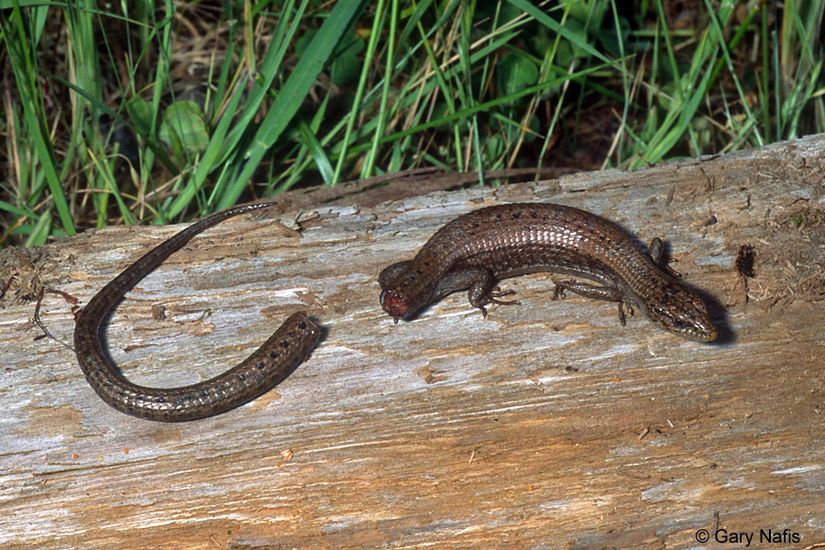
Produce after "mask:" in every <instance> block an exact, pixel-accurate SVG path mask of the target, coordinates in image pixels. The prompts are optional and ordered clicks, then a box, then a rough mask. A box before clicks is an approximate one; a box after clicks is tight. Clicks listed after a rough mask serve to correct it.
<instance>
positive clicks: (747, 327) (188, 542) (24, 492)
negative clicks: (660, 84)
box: [0, 135, 825, 548]
mask: <svg viewBox="0 0 825 550" xmlns="http://www.w3.org/2000/svg"><path fill="white" fill-rule="evenodd" d="M823 151H825V135H819V136H813V137H810V138H805V139H801V140H798V141H794V142H789V143H783V144H777V145H771V146H769V147H765V148H762V149H759V150H753V151H746V152H742V153H737V154H734V155H729V156H724V157H713V158H705V159H701V160H690V161H685V162H678V163H673V164H667V165H663V166H660V167H655V168H650V169H646V170H641V171H637V172H632V173H627V172H621V171H610V170H609V171H603V172H596V173H585V174H575V175H570V176H565V177H562V178H560V179H556V180H549V181H542V182H531V183H522V184H513V185H507V186H502V187H498V188H489V187H488V188H479V187H474V188H470V189H464V190H459V191H452V192H443V191H442V192H433V193H430V194H427V195H424V196H415V197H410V198H405V199H401V200H393V201H389V202H383V203H378V201H376V200H375V197H373V198H372V199H371V204H373V206H369V207H366V206H360V205H359V204H358V202H357V200H358V195H357V194H343V196H342V197H339V198H338V199H334V200H327V201H326V202H325V203H324V204H323V205H322V206H315V207H310V206H304V207H302V208H301V209H300V210H299V209H298V208H296V207H289V206H288V207H287V209H286V210H285V211H283V212H282V213H280V214H278V217H277V219H278V220H279V222H275V221H274V220H272V219H268V220H261V219H250V218H245V217H242V218H240V219H236V220H231V221H228V222H226V223H224V224H222V225H220V226H218V227H217V228H215V229H212V230H210V231H209V232H208V233H206V234H205V235H204V236H203V237H199V238H197V239H196V240H195V241H193V242H192V243H191V244H190V245H189V246H188V247H187V248H186V249H184V250H182V251H180V252H178V253H176V254H175V255H174V256H173V257H172V258H170V260H169V261H168V262H167V263H166V264H164V266H162V267H161V268H160V269H159V270H157V271H156V272H155V273H153V274H152V275H150V276H149V277H148V278H147V279H146V280H145V281H144V282H143V283H142V284H140V285H139V286H138V288H136V289H135V290H134V291H132V292H131V293H130V294H129V295H128V296H127V299H126V300H125V301H124V302H123V303H122V304H121V305H120V307H119V308H118V310H117V312H116V313H115V315H114V316H113V318H112V319H111V321H110V324H109V327H108V331H107V336H108V345H109V349H110V351H111V355H112V357H113V358H114V360H115V361H116V362H117V363H118V364H119V365H120V366H121V367H122V369H123V371H124V373H125V374H126V375H127V376H128V377H129V378H130V379H132V380H134V381H136V382H139V383H142V384H147V385H156V386H171V385H180V384H186V383H191V382H194V381H198V380H202V379H205V378H207V377H210V376H212V375H214V374H216V373H217V372H220V371H222V370H224V369H226V368H227V367H228V366H230V365H232V364H234V363H235V362H237V361H239V360H241V359H242V358H243V357H244V356H245V355H246V354H248V353H249V352H250V351H251V350H253V349H254V348H255V347H256V346H257V345H258V344H260V343H261V342H262V341H263V340H264V339H265V338H266V337H267V336H268V335H269V334H270V333H271V332H272V331H274V329H275V328H276V327H277V325H278V324H280V322H281V321H282V320H283V319H284V318H285V317H286V316H287V315H288V314H289V313H291V312H293V311H296V310H298V309H304V310H307V311H308V312H309V313H310V314H311V315H313V316H315V317H316V318H317V319H319V320H320V321H321V323H322V324H323V326H324V327H325V330H326V334H325V337H324V340H323V341H322V343H321V344H320V345H319V347H318V348H317V349H316V350H315V352H314V353H313V355H312V357H311V358H310V359H309V360H308V361H307V362H306V363H304V364H303V365H302V366H300V367H299V368H298V369H297V370H296V371H295V372H294V373H293V374H292V375H291V376H290V378H288V379H287V380H286V381H285V382H284V383H282V384H281V385H280V386H279V387H278V388H276V390H274V391H272V392H270V393H269V394H267V395H265V396H263V397H262V398H260V399H258V400H257V401H255V402H253V403H251V404H249V405H246V406H244V407H242V408H240V409H237V410H235V411H232V412H230V413H227V414H224V415H221V416H218V417H214V418H211V419H207V420H203V421H197V422H192V423H185V424H179V425H166V424H158V423H152V422H148V421H142V420H138V419H135V418H131V417H129V416H125V415H123V414H120V413H118V412H116V411H114V410H112V409H110V408H109V407H107V406H106V405H105V404H104V403H103V402H102V401H101V400H100V399H98V397H97V396H96V395H95V393H94V392H93V391H92V389H91V388H90V387H89V386H88V385H87V384H86V382H85V380H84V378H83V375H82V373H81V371H80V369H79V367H78V366H77V362H76V359H75V356H74V354H73V352H72V351H71V350H70V349H67V347H65V346H64V345H61V343H59V342H58V341H56V340H53V339H49V338H39V335H41V332H40V330H39V329H38V328H37V327H36V326H35V325H34V324H33V323H32V322H31V321H30V320H31V319H32V317H33V314H34V307H35V306H34V302H33V301H31V300H30V299H27V296H29V298H30V295H33V294H35V293H36V291H37V289H38V288H40V286H45V287H47V288H49V289H54V290H59V291H62V292H65V293H68V294H69V295H72V296H75V297H77V298H78V299H79V300H80V302H81V304H82V303H85V302H86V301H88V300H89V298H90V297H91V296H92V295H93V294H94V293H95V292H96V291H97V290H98V289H99V288H100V287H101V286H102V285H103V284H105V283H106V282H107V281H108V280H109V279H111V278H112V277H114V276H115V275H116V274H117V273H118V272H120V271H121V270H122V269H124V268H125V267H126V266H127V265H128V264H130V263H131V262H132V261H134V260H135V259H136V258H137V257H138V256H139V255H140V254H142V253H143V252H145V251H146V250H147V249H148V248H149V247H150V246H153V245H155V244H157V243H159V242H161V240H163V239H165V238H167V237H169V236H170V235H171V234H173V233H174V232H175V231H177V230H179V229H180V227H130V228H125V227H115V228H110V229H106V230H102V231H97V232H87V233H84V234H82V235H79V236H77V237H73V238H69V239H64V240H61V241H60V242H56V243H54V244H51V245H49V246H47V247H44V248H43V249H40V250H36V251H20V250H14V249H10V250H6V251H3V253H2V257H0V282H6V281H7V280H8V279H9V276H10V274H11V273H16V276H15V278H14V279H13V280H12V281H11V283H10V285H9V287H8V290H7V292H6V293H5V296H4V297H3V299H2V302H0V305H2V306H3V309H0V326H2V330H0V349H2V356H3V384H2V386H1V387H0V411H2V412H0V415H2V416H0V421H2V426H3V428H2V429H3V436H2V437H1V438H0V442H1V443H0V480H1V481H2V482H1V483H0V544H4V545H8V546H21V547H22V546H27V547H28V546H31V545H40V546H44V547H54V548H65V547H70V546H79V545H81V544H83V545H84V547H88V548H112V547H142V548H145V547H156V548H181V547H191V548H215V547H218V548H223V547H233V548H235V547H277V548H281V547H284V548H287V547H290V548H291V547H301V548H308V547H311V548H324V547H326V548H331V547H340V548H356V547H376V546H391V547H416V546H435V547H439V548H443V547H456V548H457V547H482V548H492V547H507V548H535V547H546V548H560V547H569V548H597V547H622V548H662V547H667V548H697V547H703V546H704V545H703V544H701V542H702V541H701V540H699V541H698V542H697V540H698V539H697V537H698V538H701V537H702V533H703V532H702V531H700V530H701V529H705V530H707V533H708V535H709V536H710V537H711V539H710V542H709V544H708V547H714V548H717V547H719V548H721V547H723V546H724V547H727V546H726V545H723V544H722V543H723V542H724V541H722V540H721V539H722V538H724V537H726V536H727V537H728V538H727V542H728V543H730V542H731V541H732V540H734V539H731V538H730V537H731V536H740V537H744V536H745V534H751V535H752V537H753V539H752V544H751V547H752V548H753V547H757V548H767V547H771V548H774V547H788V546H794V547H805V546H810V545H813V544H815V543H821V542H823V541H825V520H823V518H825V498H823V489H825V444H824V443H823V442H825V417H823V414H822V410H823V407H825V371H824V370H823V358H824V357H825V337H824V336H823V334H822V331H823V327H825V315H824V314H823V307H822V305H823V304H822V302H823V300H825V272H824V271H823V251H824V250H825V223H823V222H825V214H823V212H825V209H823V175H822V174H823V173H825V170H823V164H824V163H823ZM408 183H409V182H406V183H405V182H400V183H399V184H396V185H406V184H408ZM388 188H389V189H393V185H392V184H391V185H389V186H388ZM393 192H394V191H389V193H390V195H388V196H391V195H392V193H393ZM403 194H406V193H403ZM517 201H544V202H559V203H563V204H569V205H573V206H578V207H583V208H586V209H588V210H591V211H593V212H596V213H599V214H602V215H604V216H606V217H608V218H610V219H613V220H615V221H617V222H619V223H621V224H623V225H624V226H625V227H627V228H628V229H629V230H631V231H632V232H633V233H634V234H635V235H636V236H637V237H638V238H639V239H640V240H642V241H645V242H646V241H648V240H649V239H650V238H652V237H655V236H661V237H664V238H665V239H666V240H667V241H668V243H669V248H670V255H671V256H672V258H673V259H674V260H676V262H675V263H674V264H673V266H674V268H675V269H677V270H678V271H680V272H681V273H682V274H683V276H684V277H685V279H686V280H687V281H688V282H690V283H691V284H693V285H695V286H697V287H699V288H702V289H705V290H706V291H707V292H708V293H709V294H710V295H711V296H713V298H714V303H713V309H714V311H715V314H716V315H717V316H718V317H719V324H720V327H721V328H722V329H723V332H724V338H723V340H722V341H721V342H719V343H717V344H714V345H707V344H701V343H697V342H690V341H687V340H683V339H680V338H678V337H675V336H673V335H671V334H668V333H666V332H663V331H661V330H659V329H657V328H656V327H654V326H653V325H652V324H651V323H650V322H648V321H647V320H645V319H643V318H640V317H638V316H637V317H635V318H631V319H629V320H628V325H627V326H626V327H621V326H620V325H619V323H618V321H617V318H616V307H615V305H613V304H608V303H604V302H596V301H592V300H588V299H585V298H581V297H577V296H575V295H571V296H569V297H568V298H567V299H565V300H562V301H552V300H551V299H550V298H551V296H552V282H551V276H550V275H548V274H536V275H530V276H525V277H520V278H516V279H511V280H508V281H505V282H504V285H503V286H504V288H507V289H512V290H515V291H516V292H517V293H518V299H519V300H520V301H521V305H520V306H510V307H504V306H498V307H496V306H493V307H492V308H491V309H490V314H489V316H488V317H487V318H486V319H483V318H482V317H481V315H480V314H479V313H478V312H477V311H475V310H474V309H473V308H472V307H471V306H470V305H469V304H468V303H467V298H466V296H465V295H464V294H463V293H461V294H455V295H452V296H450V297H448V298H446V299H444V300H443V301H442V302H441V303H439V304H437V305H435V306H434V307H432V308H430V309H429V310H428V311H426V312H425V313H424V314H423V315H421V316H420V317H419V318H418V319H416V320H415V321H413V322H401V323H398V324H397V325H396V324H393V322H392V319H390V318H389V317H388V316H387V315H386V314H384V313H383V312H382V311H381V309H380V307H379V306H378V285H377V283H376V278H377V275H378V273H379V272H380V270H381V269H382V268H383V267H384V266H386V265H387V264H389V263H391V262H394V261H398V260H400V259H405V258H409V257H411V256H412V255H413V254H414V253H415V251H416V250H417V249H418V248H419V247H420V246H421V245H422V244H424V242H425V241H426V240H427V239H428V238H429V236H430V235H431V234H432V233H433V232H434V231H435V230H436V229H437V228H438V227H440V226H441V225H443V224H444V223H446V222H447V221H449V220H450V219H452V218H454V217H455V216H457V215H459V214H462V213H464V212H467V211H470V210H472V209H475V208H480V207H482V206H487V205H492V204H499V203H506V202H517ZM285 204H287V205H288V204H290V203H289V200H288V198H287V199H285ZM296 220H297V221H296ZM747 246H751V247H753V251H754V254H755V256H754V257H755V261H754V262H753V266H752V269H753V272H752V273H750V275H751V276H746V275H743V272H744V273H747V271H748V267H749V266H748V265H747V263H748V262H747V258H745V261H740V265H739V266H738V267H737V257H738V256H739V255H740V254H741V253H742V251H743V250H747V249H745V248H743V247H747ZM41 318H42V321H43V323H44V324H45V326H46V327H48V329H49V330H50V331H51V333H52V334H53V335H54V337H55V338H56V339H57V340H59V341H62V342H67V343H68V342H71V339H72V331H73V329H74V322H73V316H72V312H71V308H70V305H69V304H68V303H67V302H66V301H65V300H64V298H62V297H61V296H59V295H55V294H47V295H46V297H45V299H44V301H43V304H42V309H41ZM769 530H770V533H769V532H768V531H769ZM760 531H761V532H760ZM733 533H737V534H738V535H732V534H733ZM760 536H761V537H762V538H761V539H760ZM766 536H769V537H771V538H772V541H771V542H773V545H769V544H768V543H767V542H766V541H765V537H766ZM720 537H721V538H720ZM777 537H780V538H784V540H783V541H779V539H777ZM795 537H798V540H797V539H796V538H795ZM791 539H793V540H791ZM737 540H739V541H740V543H741V545H742V546H741V547H744V539H741V538H740V539H737ZM777 541H779V542H782V543H783V544H779V542H777Z"/></svg>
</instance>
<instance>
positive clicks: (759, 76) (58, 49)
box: [0, 0, 825, 246]
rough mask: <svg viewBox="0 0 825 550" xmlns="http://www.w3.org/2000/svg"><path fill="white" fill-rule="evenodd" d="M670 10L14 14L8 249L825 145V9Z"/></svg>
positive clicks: (563, 4)
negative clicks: (392, 187) (261, 205)
mask: <svg viewBox="0 0 825 550" xmlns="http://www.w3.org/2000/svg"><path fill="white" fill-rule="evenodd" d="M672 4H675V3H669V2H665V1H664V0H637V1H635V2H616V1H615V0H585V1H581V0H579V1H574V0H557V1H554V2H545V3H540V2H537V1H532V2H531V1H528V0H503V1H501V2H479V1H478V0H476V1H472V0H471V1H466V0H461V1H460V0H443V1H435V0H422V1H419V2H416V3H412V2H399V1H398V0H377V1H374V2H365V1H363V0H361V1H359V0H338V1H336V2H330V1H326V2H322V1H320V0H279V1H277V2H276V1H266V0H261V1H260V2H258V3H254V2H251V1H250V0H246V1H242V2H233V1H231V0H227V1H226V2H225V3H223V4H219V3H213V2H202V3H174V2H170V1H167V2H165V3H163V4H158V5H156V8H157V9H155V10H145V9H141V6H143V4H140V3H138V5H132V4H131V3H120V4H111V7H105V6H109V5H108V4H101V3H88V2H85V1H84V2H72V3H62V2H39V1H32V0H27V1H18V0H0V71H2V83H3V84H2V88H0V90H1V91H2V106H3V109H2V115H0V133H2V134H3V137H4V138H5V139H4V144H5V147H3V148H2V150H0V169H2V171H0V173H2V176H0V177H2V178H3V179H2V181H0V244H2V245H7V244H25V245H29V246H32V245H39V244H42V243H43V242H45V241H46V239H47V238H49V237H50V236H62V235H71V234H73V233H75V232H76V231H77V230H78V229H79V228H85V227H89V226H96V227H102V226H104V225H107V224H111V223H129V224H132V223H141V222H142V223H147V222H148V223H167V222H170V221H180V220H184V219H190V218H192V217H196V216H202V215H205V214H207V213H209V212H212V211H215V210H219V209H223V208H226V207H228V206H230V205H232V204H234V203H236V202H238V201H242V200H243V201H245V200H251V199H254V198H257V197H261V196H270V195H273V194H275V193H278V192H281V191H283V190H286V189H289V188H290V187H293V186H295V185H298V184H302V185H313V184H321V185H333V184H335V183H336V182H339V181H342V180H345V179H353V178H359V177H368V176H371V175H376V174H384V173H392V172H396V171H400V170H404V169H408V168H413V167H418V166H423V165H430V166H437V167H440V168H443V169H445V170H451V171H477V172H480V171H488V170H494V169H501V168H507V167H516V166H518V167H525V166H547V165H555V166H564V167H573V168H579V169H596V168H600V167H608V166H610V167H620V168H627V169H634V168H639V167H643V166H647V165H650V164H655V163H658V162H661V161H663V160H666V159H673V158H679V157H687V156H697V155H701V154H707V153H724V152H728V151H732V150H736V149H742V148H750V147H759V146H761V145H764V144H766V143H770V142H773V141H778V140H783V139H791V138H795V137H798V136H801V135H804V134H809V133H815V132H821V131H823V128H825V120H824V119H823V97H822V96H823V91H824V90H825V82H824V81H823V78H822V74H821V73H822V58H823V56H822V53H823V52H822V45H821V44H822V39H821V37H820V35H819V32H820V29H821V27H822V17H823V7H824V6H825V0H811V1H801V0H786V1H785V2H784V3H782V4H778V3H775V2H772V1H770V2H769V1H767V0H764V1H761V2H757V1H754V2H748V3H743V2H732V1H729V0H726V1H723V2H719V1H714V2H711V1H710V0H693V1H687V2H680V3H678V5H679V7H680V11H678V12H677V11H675V8H673V7H672ZM107 10H110V11H107ZM113 135H114V136H123V135H126V136H132V138H133V141H134V144H133V146H132V145H130V144H129V143H127V142H124V141H122V140H120V142H119V143H120V144H119V145H114V144H113V140H111V139H110V138H111V137H112V136H113ZM114 142H118V140H114ZM121 153H123V154H121ZM124 156H128V157H131V158H132V163H130V162H127V161H125V160H124Z"/></svg>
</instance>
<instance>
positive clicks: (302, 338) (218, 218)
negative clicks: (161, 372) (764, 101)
mask: <svg viewBox="0 0 825 550" xmlns="http://www.w3.org/2000/svg"><path fill="white" fill-rule="evenodd" d="M270 206H272V204H271V203H255V204H248V205H244V206H238V207H235V208H230V209H228V210H225V211H223V212H218V213H217V214H213V215H211V216H209V217H206V218H204V219H203V220H201V221H199V222H197V223H195V224H193V225H191V226H189V227H187V228H186V229H184V230H183V231H181V232H180V233H177V234H175V235H173V236H172V237H170V238H169V239H168V240H166V241H164V242H163V243H161V244H160V245H158V246H157V247H155V248H154V249H152V250H150V251H149V252H148V253H147V254H146V255H144V256H143V257H141V258H140V259H139V260H137V261H136V262H135V263H133V264H132V265H131V266H129V267H128V268H127V269H126V270H125V271H124V272H123V273H121V274H120V275H118V276H117V277H116V278H115V279H114V280H112V281H111V282H110V283H109V284H107V285H106V286H104V287H103V288H102V289H101V290H100V292H98V293H97V294H96V295H95V296H94V297H93V298H92V299H91V300H89V303H88V304H86V307H84V308H83V309H82V310H81V311H80V312H79V313H78V314H77V317H76V326H75V331H74V347H75V352H76V353H77V360H78V362H79V363H80V368H81V369H83V374H85V375H86V380H88V381H89V384H90V385H91V386H92V388H94V390H95V391H96V392H97V394H98V395H99V396H100V397H101V398H102V399H103V401H105V402H106V403H108V404H109V405H111V406H112V407H114V408H115V409H117V410H119V411H121V412H124V413H126V414H130V415H132V416H137V417H139V418H146V419H149V420H157V421H161V422H180V421H184V420H196V419H199V418H205V417H208V416H212V415H215V414H219V413H222V412H226V411H228V410H230V409H234V408H235V407H238V406H240V405H243V404H244V403H247V402H248V401H251V400H253V399H255V398H256V397H258V396H260V395H262V394H264V393H266V392H267V391H269V390H270V389H272V388H273V387H274V386H276V385H277V384H278V383H279V382H281V381H282V380H283V379H284V378H286V376H287V375H289V373H290V372H292V370H294V369H295V368H296V367H297V366H298V365H299V364H301V362H303V360H304V359H305V358H306V357H307V356H308V355H309V353H310V352H311V351H312V349H313V348H314V347H315V345H316V344H317V343H318V340H319V339H320V336H321V331H320V329H319V328H318V326H316V325H315V324H314V323H313V322H312V321H311V320H310V319H309V318H308V317H307V316H306V314H305V313H303V312H298V313H293V314H292V315H290V316H289V317H288V318H287V320H286V321H284V324H283V325H281V327H280V328H279V329H278V330H277V331H276V332H275V334H273V335H272V336H270V337H269V339H268V340H267V341H266V342H264V343H263V345H261V347H260V348H258V349H257V350H256V351H255V352H254V353H252V355H250V356H249V357H248V358H246V359H245V360H244V361H242V362H241V363H240V364H238V365H237V366H235V367H233V368H231V369H230V370H228V371H226V372H224V373H222V374H220V375H218V376H216V377H214V378H211V379H209V380H206V381H204V382H200V383H197V384H192V385H190V386H183V387H178V388H163V389H161V388H147V387H144V386H139V385H137V384H133V383H131V382H129V381H128V380H126V378H125V377H124V376H123V374H122V373H121V372H120V370H119V369H118V368H117V367H116V366H115V365H114V363H112V361H111V359H109V357H108V355H107V354H106V353H105V352H104V350H103V343H102V342H101V339H100V327H101V325H102V323H103V321H104V319H106V317H108V316H109V314H110V313H111V312H112V310H113V309H114V308H115V306H116V305H117V304H118V302H120V300H121V299H122V298H123V296H124V295H125V294H126V293H127V292H128V291H129V290H130V289H131V288H133V287H134V286H135V285H136V284H137V283H138V282H140V280H141V279H143V278H144V277H145V276H146V275H148V274H149V273H150V272H151V271H152V270H154V269H155V268H157V267H158V266H159V265H160V264H161V263H162V262H163V261H164V260H165V259H166V258H168V257H169V256H171V255H172V253H173V252H175V251H176V250H178V249H180V248H181V247H182V246H184V245H185V244H186V243H187V242H189V240H190V239H192V237H194V236H195V235H197V234H198V233H200V232H202V231H204V230H205V229H208V228H209V227H212V226H213V225H216V224H218V223H220V222H222V221H223V220H225V219H227V218H231V217H232V216H237V215H238V214H242V213H244V212H250V211H252V210H257V209H260V208H266V207H270Z"/></svg>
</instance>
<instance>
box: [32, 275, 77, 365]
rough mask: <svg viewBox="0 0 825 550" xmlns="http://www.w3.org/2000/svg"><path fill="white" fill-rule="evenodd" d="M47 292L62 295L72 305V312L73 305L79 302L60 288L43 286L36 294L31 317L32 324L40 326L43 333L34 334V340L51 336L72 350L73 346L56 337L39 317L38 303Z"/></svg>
mask: <svg viewBox="0 0 825 550" xmlns="http://www.w3.org/2000/svg"><path fill="white" fill-rule="evenodd" d="M47 292H48V293H50V294H57V295H58V296H62V297H63V299H64V300H66V302H67V303H69V304H71V305H72V306H73V307H72V311H73V312H74V309H75V308H74V306H77V304H78V302H79V300H78V299H77V298H75V297H74V296H72V295H71V294H68V293H66V292H63V291H62V290H54V289H51V288H45V287H44V288H42V289H40V293H39V294H38V296H37V303H36V304H35V306H34V318H33V319H32V321H34V324H36V325H37V326H38V327H40V330H42V331H43V335H42V336H36V337H35V340H39V339H40V338H44V337H45V338H51V339H52V340H54V341H55V342H57V343H58V344H60V345H62V346H63V347H65V348H68V349H70V350H72V351H74V348H73V347H72V346H70V345H69V344H67V343H66V342H64V341H63V340H61V339H59V338H57V337H56V336H55V335H54V334H52V333H51V331H50V330H49V329H48V328H46V325H45V324H44V323H43V321H42V320H41V319H40V304H41V302H42V301H43V297H44V296H45V295H46V293H47Z"/></svg>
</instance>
